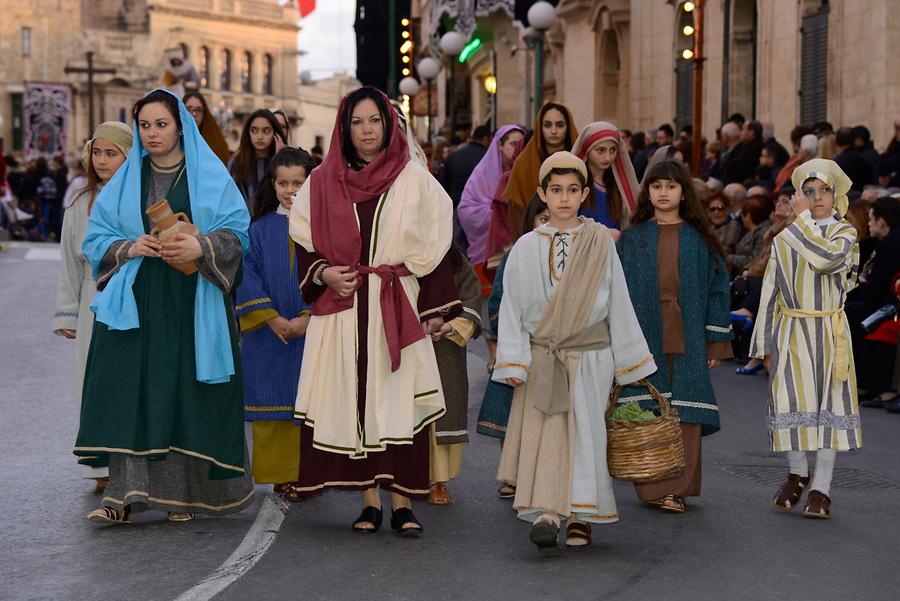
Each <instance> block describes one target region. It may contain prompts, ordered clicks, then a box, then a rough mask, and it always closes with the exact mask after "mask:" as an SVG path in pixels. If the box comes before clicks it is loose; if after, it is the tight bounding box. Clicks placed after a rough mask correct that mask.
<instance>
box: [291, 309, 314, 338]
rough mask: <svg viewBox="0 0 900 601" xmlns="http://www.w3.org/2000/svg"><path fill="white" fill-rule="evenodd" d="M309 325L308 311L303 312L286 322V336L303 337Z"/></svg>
mask: <svg viewBox="0 0 900 601" xmlns="http://www.w3.org/2000/svg"><path fill="white" fill-rule="evenodd" d="M307 327H309V313H304V314H303V315H301V316H299V317H295V318H293V319H292V320H291V321H290V322H288V336H287V337H288V338H303V337H304V336H306V328H307Z"/></svg>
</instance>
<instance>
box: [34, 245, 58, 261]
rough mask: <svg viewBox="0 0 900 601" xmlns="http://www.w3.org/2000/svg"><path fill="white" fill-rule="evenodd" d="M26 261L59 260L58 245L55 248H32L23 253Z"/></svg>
mask: <svg viewBox="0 0 900 601" xmlns="http://www.w3.org/2000/svg"><path fill="white" fill-rule="evenodd" d="M25 260H26V261H59V260H60V255H59V247H58V246H57V247H55V248H32V249H29V250H28V252H27V253H25Z"/></svg>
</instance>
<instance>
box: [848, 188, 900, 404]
mask: <svg viewBox="0 0 900 601" xmlns="http://www.w3.org/2000/svg"><path fill="white" fill-rule="evenodd" d="M869 232H870V233H871V234H872V236H873V237H875V238H877V239H878V242H877V243H876V245H875V250H874V251H873V252H872V256H871V257H870V258H869V260H868V261H867V262H866V264H865V265H864V266H863V268H862V270H861V271H860V274H859V287H858V289H857V290H856V291H854V294H853V298H852V299H850V298H848V300H847V303H846V312H847V319H848V321H849V322H850V333H851V337H852V339H853V351H854V357H855V358H856V359H857V360H856V375H857V383H858V387H859V392H860V395H859V401H860V405H862V406H863V407H878V408H883V407H884V406H885V405H886V404H888V403H890V402H892V401H893V400H894V399H895V398H896V396H897V395H896V391H894V390H893V382H892V380H891V373H892V370H893V365H894V355H895V353H896V350H897V346H896V342H895V341H892V342H893V343H891V342H886V341H884V340H880V339H877V338H874V339H873V337H871V336H866V332H865V331H864V330H863V328H862V326H861V322H862V321H863V320H864V319H866V318H867V317H869V316H870V315H872V314H873V313H874V312H876V311H878V310H879V309H881V308H882V307H884V306H887V305H893V304H896V302H897V298H896V294H895V293H894V289H893V287H892V286H893V282H894V279H895V278H896V277H897V274H898V272H900V199H896V198H892V197H890V196H883V197H881V198H879V199H878V200H876V201H875V202H874V203H872V208H871V209H869ZM891 321H893V320H891ZM894 335H895V336H896V332H895V333H894Z"/></svg>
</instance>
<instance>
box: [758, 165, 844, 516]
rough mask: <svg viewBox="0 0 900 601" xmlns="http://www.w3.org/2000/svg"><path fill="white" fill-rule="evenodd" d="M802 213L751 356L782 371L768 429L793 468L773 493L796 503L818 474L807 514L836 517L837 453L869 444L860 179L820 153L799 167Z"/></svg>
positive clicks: (789, 504)
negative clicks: (858, 291)
mask: <svg viewBox="0 0 900 601" xmlns="http://www.w3.org/2000/svg"><path fill="white" fill-rule="evenodd" d="M791 180H792V182H793V184H794V188H796V190H797V192H796V193H795V194H794V198H793V205H794V213H795V214H796V215H797V218H796V220H795V221H794V223H792V224H791V225H790V226H788V227H787V228H785V229H784V230H783V231H782V232H781V233H780V234H778V235H777V236H776V237H775V239H774V241H773V243H772V253H771V257H770V258H769V264H768V266H767V267H766V273H765V277H764V280H763V288H762V302H761V303H760V311H759V314H758V315H757V320H756V326H755V329H754V332H753V342H752V345H751V348H750V355H751V356H752V357H757V358H760V359H764V360H765V363H766V368H767V369H769V368H770V366H771V369H769V373H771V374H772V378H771V386H772V393H771V399H770V401H769V410H768V429H769V436H770V440H771V445H772V450H773V451H776V452H785V453H787V458H788V463H789V465H790V474H789V475H788V479H787V481H786V482H785V483H784V485H783V486H782V487H781V488H780V489H779V490H778V492H777V493H776V494H775V498H774V500H773V502H774V504H775V506H776V507H777V508H779V509H784V510H790V509H793V508H794V507H795V506H796V505H797V503H798V502H799V501H800V497H801V495H802V494H803V490H804V489H805V488H806V487H807V486H808V485H809V484H810V474H809V468H808V466H807V462H806V452H807V451H816V471H815V474H814V477H813V478H812V486H811V490H810V493H809V496H808V498H807V502H806V507H805V508H804V512H803V515H804V516H806V517H811V518H828V517H829V515H830V507H831V498H830V497H829V493H830V488H831V477H832V473H833V471H834V463H835V457H836V452H837V451H849V450H853V449H858V448H860V446H861V445H862V436H861V429H860V422H859V405H858V403H857V397H856V376H855V373H854V369H853V351H852V348H851V346H850V327H849V325H848V324H847V318H846V315H845V314H844V302H845V300H846V298H847V292H849V290H850V289H851V288H852V287H853V286H854V285H855V281H856V272H857V267H858V264H859V247H858V245H857V234H856V229H855V228H854V227H853V225H851V224H850V223H849V222H848V221H847V220H846V219H844V215H846V213H847V207H848V201H847V191H848V190H850V185H851V182H850V178H848V177H847V175H846V174H844V172H843V171H842V170H841V168H840V167H839V166H838V165H837V163H835V162H834V161H830V160H826V159H813V160H811V161H808V162H806V163H804V164H802V165H800V166H799V167H797V168H796V169H795V170H794V173H793V174H792V176H791Z"/></svg>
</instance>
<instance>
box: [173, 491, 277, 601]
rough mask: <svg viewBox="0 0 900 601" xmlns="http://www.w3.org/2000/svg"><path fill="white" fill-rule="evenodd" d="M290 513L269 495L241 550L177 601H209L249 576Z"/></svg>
mask: <svg viewBox="0 0 900 601" xmlns="http://www.w3.org/2000/svg"><path fill="white" fill-rule="evenodd" d="M287 510H288V507H287V504H286V503H285V502H284V501H283V500H281V499H280V498H278V497H276V496H274V495H268V496H267V497H266V498H265V499H264V500H263V502H262V507H260V509H259V513H258V514H257V515H256V519H255V520H254V521H253V524H252V525H251V526H250V530H248V531H247V534H246V535H245V536H244V540H242V541H241V544H240V545H238V547H237V549H235V550H234V552H233V553H232V554H231V555H229V556H228V559H226V560H225V562H224V563H223V564H222V565H220V566H219V567H218V568H217V569H216V571H215V572H213V573H212V574H210V575H209V576H207V577H206V578H204V579H203V580H201V581H200V582H199V583H197V584H196V585H195V586H193V587H192V588H190V589H189V590H187V591H185V592H184V593H183V594H182V595H181V596H179V597H178V598H177V599H175V601H208V600H209V599H212V598H213V597H215V596H216V595H218V594H219V593H221V592H222V591H224V590H225V589H226V588H228V586H229V585H231V583H233V582H234V581H236V580H237V579H238V578H240V577H241V576H243V575H244V574H246V573H247V572H248V571H249V570H250V568H252V567H253V566H254V565H256V562H258V561H259V560H260V559H262V556H263V555H265V554H266V551H268V550H269V547H271V546H272V543H273V542H275V536H276V535H277V534H278V530H279V529H280V528H281V524H282V522H284V516H285V514H286V513H287Z"/></svg>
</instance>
